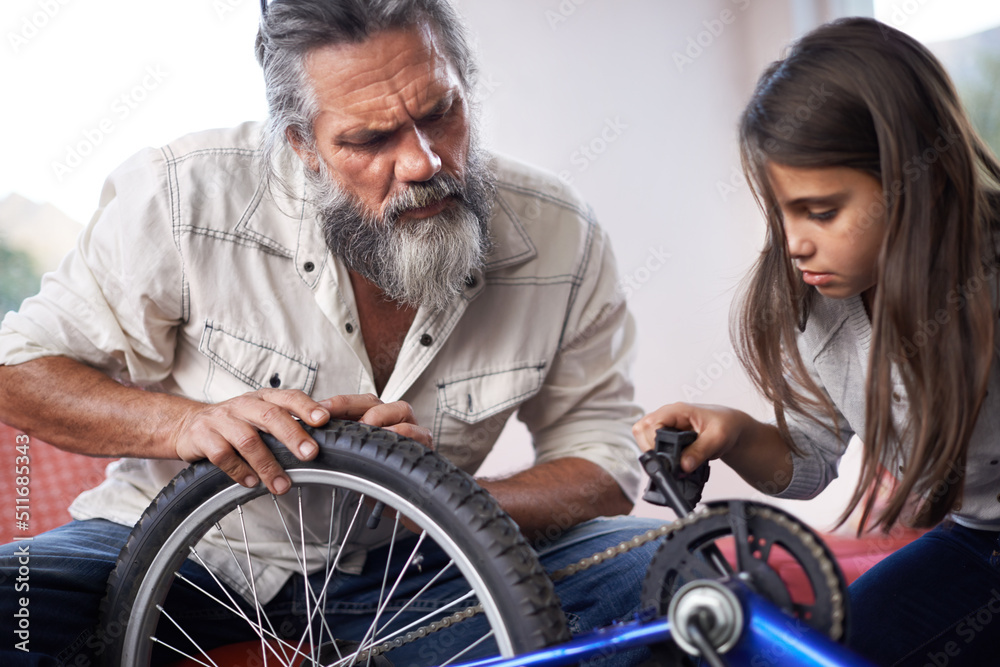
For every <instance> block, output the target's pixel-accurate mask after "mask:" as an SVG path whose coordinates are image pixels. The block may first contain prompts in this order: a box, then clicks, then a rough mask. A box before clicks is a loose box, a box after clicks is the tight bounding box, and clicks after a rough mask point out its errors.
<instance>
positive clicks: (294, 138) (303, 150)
mask: <svg viewBox="0 0 1000 667" xmlns="http://www.w3.org/2000/svg"><path fill="white" fill-rule="evenodd" d="M285 138H286V139H287V140H288V144H289V145H290V146H291V147H292V150H294V151H295V154H296V155H298V156H299V159H300V160H302V162H303V164H305V165H306V168H307V169H309V171H319V156H318V155H316V151H314V150H313V149H312V148H309V147H307V146H306V144H305V142H304V141H302V137H301V136H300V135H299V133H298V132H297V131H296V130H295V129H294V128H291V127H288V128H285Z"/></svg>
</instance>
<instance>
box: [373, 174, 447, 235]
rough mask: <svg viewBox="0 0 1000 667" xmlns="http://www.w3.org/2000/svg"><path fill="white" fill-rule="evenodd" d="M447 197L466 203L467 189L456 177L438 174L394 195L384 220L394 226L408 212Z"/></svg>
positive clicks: (386, 209)
mask: <svg viewBox="0 0 1000 667" xmlns="http://www.w3.org/2000/svg"><path fill="white" fill-rule="evenodd" d="M445 197H455V198H456V199H458V200H459V201H461V202H465V201H466V197H465V188H463V187H462V184H461V183H459V181H458V179H456V178H455V177H454V176H452V175H450V174H437V175H436V176H434V178H432V179H431V180H429V181H425V182H423V183H414V184H413V185H408V186H407V187H406V189H404V190H402V191H401V192H398V193H397V194H395V195H393V196H392V198H391V199H390V200H389V203H388V204H386V207H385V211H384V213H383V214H382V219H383V221H384V222H385V223H386V224H390V225H391V224H394V223H395V222H396V221H397V220H399V217H400V216H401V215H403V214H404V213H406V212H407V211H412V210H414V209H418V208H423V207H424V206H429V205H431V204H434V203H435V202H438V201H440V200H442V199H444V198H445Z"/></svg>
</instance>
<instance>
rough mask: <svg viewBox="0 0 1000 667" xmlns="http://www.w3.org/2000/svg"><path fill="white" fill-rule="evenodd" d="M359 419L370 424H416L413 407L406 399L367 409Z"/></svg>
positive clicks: (384, 425) (386, 425)
mask: <svg viewBox="0 0 1000 667" xmlns="http://www.w3.org/2000/svg"><path fill="white" fill-rule="evenodd" d="M358 421H360V422H362V423H365V424H368V425H370V426H382V427H388V426H395V425H396V424H416V423H417V418H416V416H414V414H413V408H412V407H411V406H410V404H409V403H407V402H406V401H395V402H394V403H381V404H379V405H376V406H374V407H372V408H371V409H369V410H367V411H366V412H365V413H364V414H363V415H361V419H359V420H358Z"/></svg>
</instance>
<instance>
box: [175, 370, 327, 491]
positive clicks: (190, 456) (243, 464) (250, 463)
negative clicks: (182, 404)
mask: <svg viewBox="0 0 1000 667" xmlns="http://www.w3.org/2000/svg"><path fill="white" fill-rule="evenodd" d="M293 415H294V417H298V418H299V419H301V420H302V421H303V422H305V423H306V424H309V425H310V426H322V425H323V424H325V423H326V422H327V421H329V420H330V411H329V410H328V409H327V408H325V407H323V406H322V405H320V404H319V403H318V402H316V401H314V400H313V399H311V398H309V396H307V395H306V394H305V393H304V392H302V391H299V390H297V389H258V390H257V391H254V392H250V393H248V394H243V395H241V396H237V397H235V398H231V399H229V400H227V401H222V402H221V403H214V404H208V405H202V406H199V407H198V408H196V409H195V410H193V411H191V412H190V413H189V414H188V416H187V417H185V418H184V419H183V420H182V421H181V423H180V424H179V425H178V427H177V430H176V431H175V432H174V435H173V445H174V451H175V452H176V453H177V458H179V459H182V460H184V461H189V462H190V461H198V460H200V459H208V460H209V461H211V462H212V463H214V464H215V465H216V466H218V467H219V468H220V469H221V470H222V471H223V472H225V473H226V474H227V475H229V476H230V477H231V478H232V479H233V480H235V481H237V482H239V483H240V484H242V485H244V486H247V487H254V486H257V483H258V481H260V480H263V482H264V484H265V485H266V486H267V488H268V490H269V491H271V493H276V494H279V495H280V494H282V493H284V492H286V491H288V488H289V487H290V486H291V481H290V480H289V479H288V476H287V475H285V474H284V472H283V471H282V469H281V466H279V465H278V462H277V460H275V458H274V455H272V454H271V451H270V450H269V449H268V448H267V445H265V444H264V441H263V440H261V438H260V433H259V431H265V432H267V433H270V434H271V435H273V436H274V437H275V438H277V439H278V441H279V442H281V443H282V444H283V445H285V446H286V447H287V448H288V451H290V452H292V454H294V455H295V456H296V457H298V458H299V459H300V460H302V461H307V460H309V459H311V458H313V457H314V456H316V452H317V451H319V449H318V447H317V445H316V441H315V440H313V439H312V438H311V437H310V436H309V434H308V433H306V432H305V429H303V428H302V426H301V425H300V424H299V422H298V421H296V420H295V418H294V417H293Z"/></svg>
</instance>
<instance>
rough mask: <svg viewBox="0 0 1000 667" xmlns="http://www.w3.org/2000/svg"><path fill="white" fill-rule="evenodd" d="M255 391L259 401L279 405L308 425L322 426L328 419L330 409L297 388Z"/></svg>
mask: <svg viewBox="0 0 1000 667" xmlns="http://www.w3.org/2000/svg"><path fill="white" fill-rule="evenodd" d="M255 393H256V395H257V396H258V397H259V398H260V400H261V401H263V402H265V403H272V404H274V405H278V406H281V407H282V408H284V409H285V410H286V411H287V412H290V413H291V414H293V415H295V416H296V417H298V418H299V419H301V420H302V421H304V422H305V423H307V424H309V425H310V426H322V425H323V424H325V423H327V422H328V421H330V409H329V408H328V407H327V406H325V405H323V403H322V402H317V401H314V400H313V399H312V398H310V397H309V395H308V394H306V393H305V392H303V391H300V390H298V389H268V388H264V389H259V390H258V391H257V392H255Z"/></svg>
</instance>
